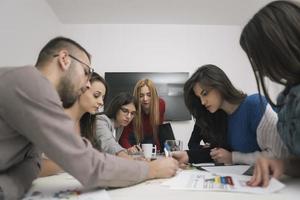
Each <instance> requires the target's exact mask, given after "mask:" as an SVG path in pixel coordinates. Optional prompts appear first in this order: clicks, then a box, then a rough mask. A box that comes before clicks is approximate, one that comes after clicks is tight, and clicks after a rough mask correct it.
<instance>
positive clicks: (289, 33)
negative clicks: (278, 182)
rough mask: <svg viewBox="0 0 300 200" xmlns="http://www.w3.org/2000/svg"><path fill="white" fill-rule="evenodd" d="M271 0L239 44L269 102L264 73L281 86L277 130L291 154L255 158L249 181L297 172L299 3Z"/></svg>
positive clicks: (299, 162) (299, 146) (299, 154)
mask: <svg viewBox="0 0 300 200" xmlns="http://www.w3.org/2000/svg"><path fill="white" fill-rule="evenodd" d="M299 6H300V5H299V3H295V2H294V3H292V2H289V1H274V2H272V3H269V4H268V5H266V6H265V7H263V8H262V9H261V10H260V11H258V12H257V13H256V14H255V15H254V17H253V18H252V19H251V20H250V21H249V22H248V23H247V25H246V26H245V27H244V29H243V31H242V34H241V38H240V44H241V46H242V48H243V50H244V51H245V52H246V54H247V56H248V58H249V60H250V63H251V65H252V68H253V71H254V75H255V77H256V80H257V83H258V89H259V90H261V88H262V89H263V91H264V93H265V94H266V97H267V99H268V100H269V102H270V103H271V104H273V102H272V101H271V99H270V98H269V92H268V89H267V87H266V84H265V77H268V78H270V79H271V80H272V81H274V82H276V83H279V84H281V85H283V86H284V87H285V89H284V90H283V91H282V93H281V94H280V95H279V97H278V99H277V106H278V108H279V112H278V123H277V128H278V133H279V134H280V136H281V138H282V140H283V141H284V143H285V144H286V146H287V147H288V149H289V151H290V153H291V154H292V156H290V157H288V158H286V159H269V158H263V157H261V158H260V159H258V160H257V162H256V164H255V169H254V175H253V177H252V179H251V180H250V181H249V183H248V184H249V185H251V186H257V185H263V186H267V185H268V183H269V178H270V175H271V176H273V177H275V178H278V177H280V176H281V175H282V174H283V173H286V174H289V175H291V176H300V170H299V169H300V7H299Z"/></svg>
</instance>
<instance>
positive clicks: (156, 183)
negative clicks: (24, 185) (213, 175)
mask: <svg viewBox="0 0 300 200" xmlns="http://www.w3.org/2000/svg"><path fill="white" fill-rule="evenodd" d="M68 176H69V175H67V174H62V175H57V176H51V177H46V178H39V179H37V180H36V181H34V184H33V187H32V189H38V190H47V191H51V190H52V191H55V190H57V189H58V188H68V186H69V187H70V188H72V187H73V188H74V186H77V187H80V184H79V183H78V182H77V181H76V180H74V179H73V180H72V179H71V178H68ZM164 181H165V179H156V180H150V181H146V182H143V183H140V184H137V185H134V186H131V187H127V188H119V189H110V190H107V193H108V195H109V196H110V198H111V199H112V200H159V199H164V200H169V199H170V200H185V199H188V200H193V199H197V200H199V199H213V200H218V199H222V200H227V199H228V200H234V199H239V200H250V199H251V200H252V199H253V200H257V199H263V200H268V199H270V200H277V199H278V200H288V199H292V200H293V199H298V198H299V196H300V179H292V178H288V177H285V178H284V179H282V180H281V181H282V182H283V183H284V184H286V187H285V188H284V189H283V190H281V191H280V192H278V193H272V194H267V195H257V194H246V193H230V192H203V191H190V190H171V189H169V188H168V187H166V186H163V185H161V183H162V182H164ZM66 186H67V187H66ZM37 199H39V198H37ZM75 199H76V198H75Z"/></svg>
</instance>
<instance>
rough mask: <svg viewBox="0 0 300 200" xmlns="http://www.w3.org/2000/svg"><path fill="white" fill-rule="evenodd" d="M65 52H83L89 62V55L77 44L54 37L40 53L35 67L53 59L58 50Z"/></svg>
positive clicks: (63, 38) (67, 39)
mask: <svg viewBox="0 0 300 200" xmlns="http://www.w3.org/2000/svg"><path fill="white" fill-rule="evenodd" d="M63 49H65V50H67V51H68V52H69V53H71V54H72V53H74V51H76V50H81V51H83V52H84V53H85V54H86V55H87V57H88V58H89V60H91V56H90V54H89V53H88V52H87V51H86V50H85V49H84V48H83V47H82V46H81V45H80V44H78V43H77V42H75V41H74V40H71V39H69V38H65V37H56V38H53V39H52V40H50V41H49V42H48V43H47V44H46V45H45V46H44V47H43V48H42V50H41V51H40V53H39V56H38V59H37V62H36V64H35V66H36V67H41V66H43V65H44V64H45V63H46V62H48V61H49V60H50V59H52V58H53V56H54V55H55V54H57V53H58V52H59V51H60V50H63Z"/></svg>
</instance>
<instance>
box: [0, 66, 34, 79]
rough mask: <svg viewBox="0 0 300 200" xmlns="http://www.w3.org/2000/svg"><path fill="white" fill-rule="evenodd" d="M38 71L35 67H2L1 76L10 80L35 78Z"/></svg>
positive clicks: (0, 69)
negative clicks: (20, 77) (27, 77)
mask: <svg viewBox="0 0 300 200" xmlns="http://www.w3.org/2000/svg"><path fill="white" fill-rule="evenodd" d="M35 71H37V69H36V68H35V67H33V66H22V67H1V68H0V76H5V77H8V78H14V77H17V76H24V75H26V76H35V75H36V73H35Z"/></svg>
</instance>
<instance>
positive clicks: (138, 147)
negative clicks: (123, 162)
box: [127, 143, 143, 154]
mask: <svg viewBox="0 0 300 200" xmlns="http://www.w3.org/2000/svg"><path fill="white" fill-rule="evenodd" d="M142 151H143V150H142V148H141V144H140V143H138V144H136V145H133V146H132V147H130V148H128V149H127V152H128V153H129V154H136V153H138V152H142Z"/></svg>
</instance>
